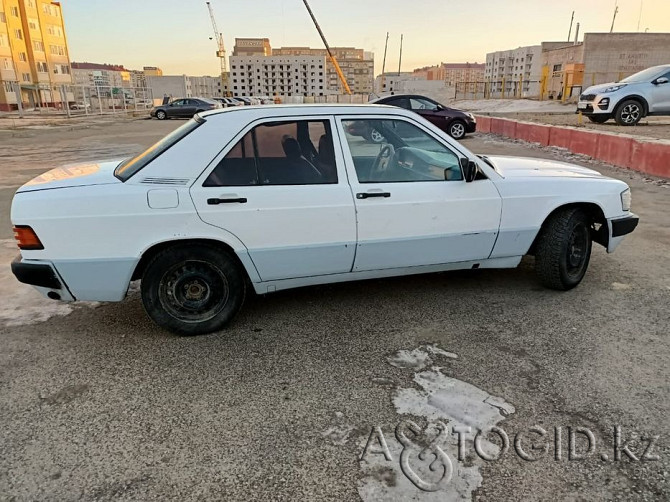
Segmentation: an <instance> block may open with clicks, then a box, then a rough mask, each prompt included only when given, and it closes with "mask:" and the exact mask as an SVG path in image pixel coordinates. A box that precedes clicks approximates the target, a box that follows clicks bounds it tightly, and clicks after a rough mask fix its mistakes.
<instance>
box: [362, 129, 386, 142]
mask: <svg viewBox="0 0 670 502" xmlns="http://www.w3.org/2000/svg"><path fill="white" fill-rule="evenodd" d="M365 139H367V140H368V141H370V142H372V143H383V142H384V140H385V138H384V135H383V134H382V133H380V132H379V131H378V130H377V129H370V132H368V133H367V134H366V135H365Z"/></svg>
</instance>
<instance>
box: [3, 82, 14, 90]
mask: <svg viewBox="0 0 670 502" xmlns="http://www.w3.org/2000/svg"><path fill="white" fill-rule="evenodd" d="M3 85H4V87H5V92H14V87H12V83H11V82H9V81H8V80H5V81H4V82H3Z"/></svg>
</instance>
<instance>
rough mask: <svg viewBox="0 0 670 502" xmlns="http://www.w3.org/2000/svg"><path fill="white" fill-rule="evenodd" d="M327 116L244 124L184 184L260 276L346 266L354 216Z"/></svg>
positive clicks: (351, 254)
mask: <svg viewBox="0 0 670 502" xmlns="http://www.w3.org/2000/svg"><path fill="white" fill-rule="evenodd" d="M332 130H333V122H332V118H330V117H323V116H322V117H314V118H309V119H302V118H301V119H300V120H296V119H291V118H288V119H285V120H281V119H273V120H265V121H261V122H257V123H255V124H254V125H253V126H248V127H247V128H246V130H245V131H244V132H243V133H241V134H240V136H239V138H238V140H237V141H236V142H233V143H232V144H234V146H232V147H231V148H229V149H227V150H226V151H224V152H223V153H222V154H221V156H220V158H218V159H216V160H215V161H214V162H213V163H212V166H215V167H212V168H210V169H208V170H207V171H206V172H205V173H203V175H202V176H201V177H200V179H198V181H196V183H195V185H194V186H193V187H192V188H191V195H192V197H193V202H194V203H195V206H196V209H197V211H198V214H199V215H200V217H201V218H202V219H203V220H204V221H205V222H206V223H209V224H211V225H214V226H217V227H220V228H222V229H225V230H227V231H228V232H231V233H232V234H234V235H236V236H237V237H238V238H239V239H240V240H241V241H242V242H243V243H244V245H245V246H246V247H247V249H248V251H249V256H250V257H251V259H252V261H253V262H254V265H255V266H256V269H257V271H258V273H259V275H260V277H261V280H263V281H271V280H280V279H290V278H297V277H310V276H317V275H325V274H337V273H344V272H350V271H351V268H352V266H353V261H354V253H355V247H356V215H355V209H354V202H353V198H352V195H351V190H350V188H349V185H348V183H347V176H346V172H345V170H344V162H343V159H342V149H341V148H335V147H334V143H333V134H332Z"/></svg>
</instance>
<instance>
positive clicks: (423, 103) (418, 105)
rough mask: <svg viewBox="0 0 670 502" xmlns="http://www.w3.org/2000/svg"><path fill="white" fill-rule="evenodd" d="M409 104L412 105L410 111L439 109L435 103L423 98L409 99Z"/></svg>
mask: <svg viewBox="0 0 670 502" xmlns="http://www.w3.org/2000/svg"><path fill="white" fill-rule="evenodd" d="M409 102H410V103H411V105H412V110H431V111H436V110H437V109H438V108H439V107H438V105H437V103H433V102H432V101H428V100H427V99H423V98H411V99H410V100H409Z"/></svg>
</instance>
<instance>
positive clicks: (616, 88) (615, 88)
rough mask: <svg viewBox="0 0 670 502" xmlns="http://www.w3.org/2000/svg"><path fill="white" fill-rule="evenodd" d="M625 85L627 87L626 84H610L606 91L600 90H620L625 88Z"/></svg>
mask: <svg viewBox="0 0 670 502" xmlns="http://www.w3.org/2000/svg"><path fill="white" fill-rule="evenodd" d="M624 87H626V84H620V85H611V86H609V87H608V88H607V89H605V90H604V91H600V92H602V93H606V92H616V91H618V90H619V89H623V88H624Z"/></svg>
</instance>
